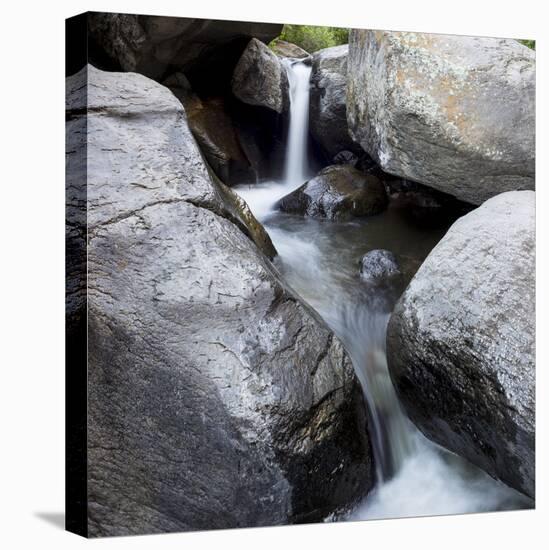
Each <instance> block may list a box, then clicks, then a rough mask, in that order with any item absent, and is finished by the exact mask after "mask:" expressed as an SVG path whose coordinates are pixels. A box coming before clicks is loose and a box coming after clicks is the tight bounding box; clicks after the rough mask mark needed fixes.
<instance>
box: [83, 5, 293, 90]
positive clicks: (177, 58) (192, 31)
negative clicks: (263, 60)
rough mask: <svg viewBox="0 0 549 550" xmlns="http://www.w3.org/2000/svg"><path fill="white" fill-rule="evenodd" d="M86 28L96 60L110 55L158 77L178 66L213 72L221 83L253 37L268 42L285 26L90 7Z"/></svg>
mask: <svg viewBox="0 0 549 550" xmlns="http://www.w3.org/2000/svg"><path fill="white" fill-rule="evenodd" d="M88 28H89V35H90V55H91V59H92V60H96V59H97V60H102V59H103V58H104V57H107V58H109V59H110V60H111V61H112V62H113V63H114V64H115V65H116V66H118V67H119V68H120V69H122V70H124V71H132V72H138V73H141V74H144V75H146V76H149V77H150V78H154V79H156V80H161V79H162V78H163V77H165V76H167V73H169V72H173V69H174V68H175V69H176V70H178V71H183V72H184V73H185V74H187V75H192V74H193V73H202V72H203V71H207V72H213V73H214V74H213V75H212V76H213V77H214V78H215V79H216V81H217V82H218V84H219V82H220V81H222V80H223V79H222V78H221V74H223V73H224V72H225V71H226V70H228V71H232V69H233V68H234V65H235V63H236V61H237V60H238V58H239V56H240V54H241V53H242V51H243V50H244V48H245V47H246V44H247V43H248V41H249V40H250V38H251V37H255V38H257V39H258V40H261V41H263V42H267V43H268V42H270V41H271V40H272V39H273V38H275V37H276V36H278V35H279V34H280V32H281V31H282V25H278V24H272V23H251V22H246V21H216V20H210V19H191V18H186V17H164V16H153V15H131V14H122V13H90V14H89V15H88ZM204 76H205V77H207V75H206V74H205V75H204Z"/></svg>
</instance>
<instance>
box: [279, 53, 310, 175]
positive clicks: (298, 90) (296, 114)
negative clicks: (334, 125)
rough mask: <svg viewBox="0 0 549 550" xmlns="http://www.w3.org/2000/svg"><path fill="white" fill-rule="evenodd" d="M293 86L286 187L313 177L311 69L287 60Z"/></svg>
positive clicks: (291, 89)
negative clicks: (310, 161) (309, 152)
mask: <svg viewBox="0 0 549 550" xmlns="http://www.w3.org/2000/svg"><path fill="white" fill-rule="evenodd" d="M283 63H284V65H285V67H286V72H287V74H288V80H289V82H290V128H289V131H288V141H287V144H286V165H285V167H284V178H285V181H286V183H288V184H292V185H301V184H302V183H303V182H304V181H305V180H306V179H307V177H308V176H309V173H308V172H309V168H308V162H307V137H308V133H309V79H310V77H311V67H310V66H308V65H306V64H305V63H303V62H299V61H295V60H290V59H284V60H283Z"/></svg>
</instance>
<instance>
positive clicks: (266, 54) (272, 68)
mask: <svg viewBox="0 0 549 550" xmlns="http://www.w3.org/2000/svg"><path fill="white" fill-rule="evenodd" d="M231 87H232V91H233V94H234V95H235V97H237V98H238V99H240V101H242V102H244V103H247V104H248V105H256V106H259V107H265V108H267V109H271V110H272V111H276V112H277V113H282V112H284V111H287V110H288V109H289V106H290V99H289V90H290V88H289V83H288V75H287V73H286V69H285V68H284V66H283V65H282V63H281V61H280V59H279V58H278V57H277V56H276V55H275V54H274V53H273V52H272V51H271V50H270V49H269V48H268V47H267V46H266V45H265V44H263V42H260V41H259V40H256V39H255V38H252V39H251V40H250V42H249V43H248V45H247V46H246V49H245V50H244V53H243V54H242V56H241V57H240V60H239V61H238V63H237V65H236V67H235V70H234V73H233V79H232V83H231Z"/></svg>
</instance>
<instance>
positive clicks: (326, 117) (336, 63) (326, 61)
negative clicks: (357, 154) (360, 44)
mask: <svg viewBox="0 0 549 550" xmlns="http://www.w3.org/2000/svg"><path fill="white" fill-rule="evenodd" d="M348 53H349V46H348V45H347V44H345V45H343V46H335V47H333V48H325V49H324V50H319V51H317V52H315V54H314V55H313V66H312V71H311V99H310V110H309V128H310V131H311V134H312V136H313V137H314V138H315V140H316V141H317V142H318V143H319V144H320V146H321V147H322V149H323V150H324V152H325V153H326V155H327V156H328V157H329V158H332V157H333V156H334V155H336V154H337V153H339V152H340V151H342V150H345V149H348V150H351V151H353V150H355V151H360V147H359V146H358V145H357V144H356V143H355V142H354V141H353V140H352V138H351V136H350V134H349V130H348V127H347V107H346V90H347V56H348Z"/></svg>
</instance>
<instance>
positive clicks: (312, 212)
mask: <svg viewBox="0 0 549 550" xmlns="http://www.w3.org/2000/svg"><path fill="white" fill-rule="evenodd" d="M387 203H388V198H387V193H386V192H385V187H384V185H383V183H382V182H381V181H380V180H379V179H378V178H377V177H376V176H372V175H370V174H364V173H363V172H361V171H360V170H357V169H356V168H354V167H353V166H351V165H348V164H336V165H334V166H328V167H326V168H323V169H322V170H321V171H320V172H319V173H318V174H317V175H316V176H315V177H314V178H312V179H311V180H309V181H308V182H306V183H304V184H303V185H302V186H301V187H299V188H297V189H296V190H295V191H292V192H291V193H289V194H288V195H286V196H285V197H282V198H281V199H280V200H279V201H278V202H277V204H276V205H275V207H276V208H277V209H279V210H281V211H283V212H288V213H289V214H301V215H304V216H309V217H311V218H326V219H328V220H338V221H343V220H349V219H351V218H357V217H362V216H373V215H374V214H379V213H380V212H383V210H385V208H386V207H387Z"/></svg>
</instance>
